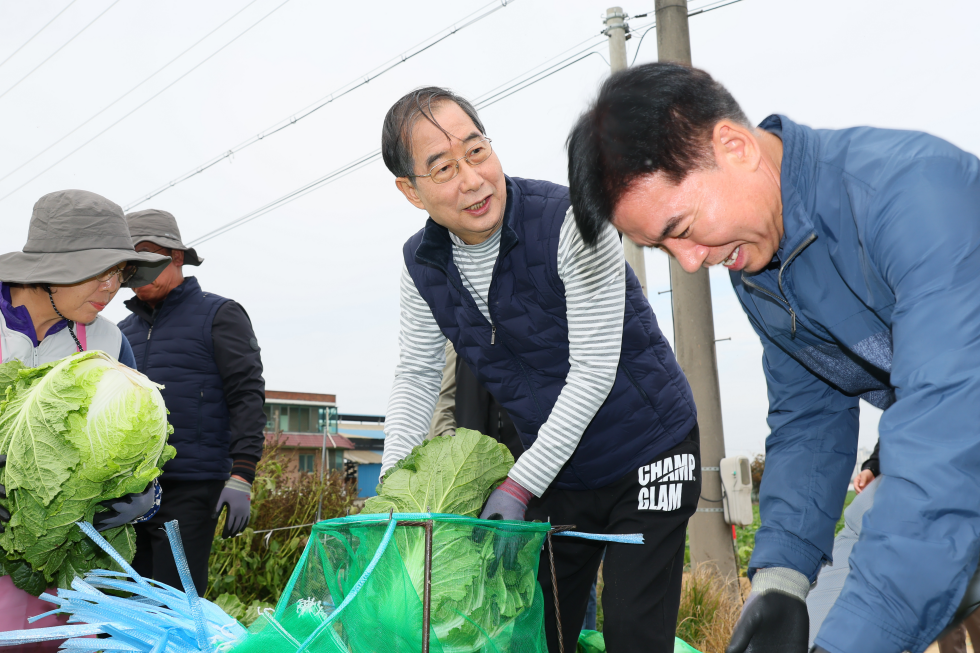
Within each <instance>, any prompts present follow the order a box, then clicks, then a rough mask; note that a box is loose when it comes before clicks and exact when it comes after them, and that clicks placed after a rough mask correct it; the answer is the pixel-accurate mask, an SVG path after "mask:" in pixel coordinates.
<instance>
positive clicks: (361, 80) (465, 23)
mask: <svg viewBox="0 0 980 653" xmlns="http://www.w3.org/2000/svg"><path fill="white" fill-rule="evenodd" d="M514 2H516V0H493V2H490V3H488V4H486V5H483V6H482V7H480V8H479V9H477V10H476V11H473V12H471V13H469V14H467V15H466V16H464V17H463V18H461V19H459V20H458V21H456V22H455V23H453V24H452V25H450V26H449V27H447V28H445V29H443V30H440V31H438V32H436V33H435V34H433V35H432V36H430V37H429V38H427V39H424V40H423V41H420V42H419V43H418V44H416V45H414V46H412V47H411V48H409V49H408V50H407V51H406V53H403V54H401V55H398V56H396V57H394V58H393V59H389V60H388V62H386V63H384V64H382V65H380V66H378V67H376V68H374V69H373V70H371V71H369V72H367V73H366V74H364V75H361V76H359V77H358V78H357V79H355V80H353V81H351V82H348V83H347V84H345V85H344V86H341V87H340V88H338V89H337V90H336V91H334V92H333V93H330V94H329V95H327V96H325V97H322V98H320V99H319V100H317V101H316V102H314V103H313V104H311V105H309V106H307V107H305V108H303V109H300V110H299V111H297V112H295V113H293V114H292V115H291V116H289V117H288V118H284V119H283V120H280V121H279V122H277V123H276V124H274V125H272V126H271V127H268V128H267V129H265V130H263V131H261V132H259V133H258V134H256V135H255V136H252V137H251V138H249V139H247V140H245V141H242V142H241V143H239V144H238V145H236V146H234V147H232V148H230V149H228V150H226V151H224V152H223V153H221V154H219V155H218V156H216V157H213V158H211V159H209V160H208V161H205V162H204V163H202V164H200V165H198V166H196V167H194V168H193V169H191V170H189V171H187V172H185V173H184V174H182V175H180V176H179V177H176V178H174V179H172V180H170V181H169V182H168V183H166V184H164V185H163V186H160V187H159V188H157V189H155V190H153V191H150V192H149V193H147V194H145V195H144V196H143V197H141V198H140V199H137V200H133V201H132V202H129V203H128V204H126V205H125V210H126V211H129V210H131V209H133V208H134V207H136V206H139V205H140V204H142V203H143V202H146V201H148V200H150V199H152V198H154V197H156V196H157V195H159V194H161V193H163V192H165V191H167V190H169V189H171V188H173V187H174V186H176V185H177V184H180V183H183V182H185V181H187V180H188V179H190V178H191V177H195V176H197V175H199V174H201V173H202V172H204V171H205V170H207V169H208V168H211V167H213V166H215V165H217V164H218V163H221V162H222V161H224V160H225V159H227V158H229V157H231V156H234V155H235V154H237V153H238V152H241V151H242V150H244V149H245V148H247V147H250V146H252V145H254V144H255V143H258V142H259V141H261V140H263V139H265V138H268V137H269V136H272V135H273V134H277V133H279V132H280V131H282V130H283V129H286V128H287V127H291V126H293V125H295V124H296V123H298V122H299V121H301V120H303V119H304V118H306V117H308V116H310V115H312V114H313V113H315V112H317V111H319V110H320V109H322V108H323V107H325V106H327V105H328V104H331V103H332V102H334V101H336V100H338V99H340V98H342V97H344V96H345V95H347V94H349V93H351V92H353V91H354V90H356V89H358V88H360V87H362V86H364V85H366V84H368V83H369V82H371V81H373V80H375V79H377V78H378V77H380V76H381V75H384V74H385V73H387V72H388V71H390V70H392V69H393V68H396V67H398V66H400V65H402V64H403V63H406V62H407V61H409V60H410V59H413V58H414V57H416V56H418V55H420V54H422V53H423V52H425V51H426V50H428V49H429V48H432V47H433V46H435V45H437V44H439V43H441V42H442V41H445V40H446V39H448V38H449V37H451V36H453V35H454V34H456V33H457V32H459V31H460V30H462V29H464V28H466V27H469V26H470V25H473V24H475V23H477V22H479V21H481V20H483V19H484V18H486V17H487V16H489V15H491V14H493V13H495V12H497V11H499V10H500V9H503V8H504V7H506V6H508V5H510V4H513V3H514ZM488 7H493V9H490V10H489V11H487V8H488ZM481 12H483V13H481ZM476 14H480V15H479V16H476ZM473 16H476V18H473Z"/></svg>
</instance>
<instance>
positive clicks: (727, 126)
mask: <svg viewBox="0 0 980 653" xmlns="http://www.w3.org/2000/svg"><path fill="white" fill-rule="evenodd" d="M711 143H712V146H713V148H714V151H715V160H716V162H717V163H718V164H719V165H720V164H722V162H723V161H724V162H726V163H727V164H728V165H730V166H733V167H737V168H742V169H745V170H748V171H750V172H751V171H754V170H755V169H756V168H758V167H759V164H760V162H761V161H762V150H761V149H760V148H759V141H758V140H757V139H756V137H755V134H754V133H753V130H752V129H751V128H749V127H746V126H745V125H740V124H738V123H737V122H732V121H731V120H727V119H726V120H720V121H718V124H716V125H715V128H714V129H713V130H712V133H711Z"/></svg>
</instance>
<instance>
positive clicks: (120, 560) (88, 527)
mask: <svg viewBox="0 0 980 653" xmlns="http://www.w3.org/2000/svg"><path fill="white" fill-rule="evenodd" d="M75 523H76V524H77V525H78V527H79V528H80V529H82V532H83V533H85V534H86V535H88V536H89V538H90V539H91V540H92V541H93V542H95V543H96V544H97V545H99V548H100V549H102V550H103V551H105V552H106V553H108V554H109V556H110V557H111V558H112V559H113V560H115V561H116V564H118V565H119V566H120V567H122V570H123V571H125V572H126V573H127V574H129V576H130V578H132V579H133V580H135V581H136V582H137V583H139V584H140V585H144V586H146V587H149V586H150V585H149V583H147V582H146V580H145V579H144V578H143V577H142V576H140V575H139V574H138V573H136V570H135V569H133V567H132V565H130V564H129V563H128V562H126V558H124V557H122V556H121V555H119V552H118V551H116V550H115V549H113V548H112V545H111V544H109V543H108V542H107V541H106V539H105V538H104V537H102V535H101V534H100V533H99V532H98V531H96V530H95V526H92V524H90V523H88V522H84V521H78V522H75Z"/></svg>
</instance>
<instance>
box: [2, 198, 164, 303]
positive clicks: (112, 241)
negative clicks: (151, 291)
mask: <svg viewBox="0 0 980 653" xmlns="http://www.w3.org/2000/svg"><path fill="white" fill-rule="evenodd" d="M123 262H131V263H133V264H135V265H136V266H137V270H136V273H135V274H134V275H133V276H132V278H130V279H129V281H127V282H126V283H124V284H123V285H124V286H126V287H128V288H138V287H139V286H145V285H146V284H148V283H152V282H153V280H154V279H156V278H157V277H158V276H159V275H160V273H161V272H163V271H164V269H166V267H167V265H168V264H169V263H170V258H169V257H167V256H162V255H160V254H152V253H150V252H142V253H139V252H136V251H135V250H134V249H133V239H132V238H131V237H130V235H129V227H128V226H127V224H126V216H125V215H124V214H123V210H122V208H120V206H119V205H118V204H116V203H115V202H110V201H109V200H107V199H106V198H104V197H102V196H101V195H96V194H95V193H90V192H88V191H84V190H59V191H56V192H54V193H48V194H47V195H45V196H44V197H42V198H41V199H39V200H38V201H37V203H36V204H35V205H34V212H33V214H32V215H31V224H30V228H29V230H28V232H27V244H26V245H24V250H23V251H21V252H10V253H8V254H3V255H2V256H0V281H4V282H7V283H50V284H59V285H69V284H73V283H78V282H80V281H85V280H86V279H91V278H92V277H94V276H96V275H97V274H99V273H101V272H105V271H106V270H108V269H109V268H111V267H113V266H116V265H119V264H120V263H123Z"/></svg>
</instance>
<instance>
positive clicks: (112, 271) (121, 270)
mask: <svg viewBox="0 0 980 653" xmlns="http://www.w3.org/2000/svg"><path fill="white" fill-rule="evenodd" d="M138 269H139V268H138V267H137V266H135V265H133V264H132V263H127V264H126V265H125V266H123V267H119V266H116V267H114V268H109V269H108V270H106V271H105V272H103V273H102V274H97V275H95V280H96V281H98V282H99V285H100V286H101V285H103V284H106V283H109V282H111V281H112V278H113V277H115V276H118V277H119V285H120V286H121V285H123V284H124V283H126V282H127V281H129V280H130V279H132V278H133V275H135V274H136V270H138Z"/></svg>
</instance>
